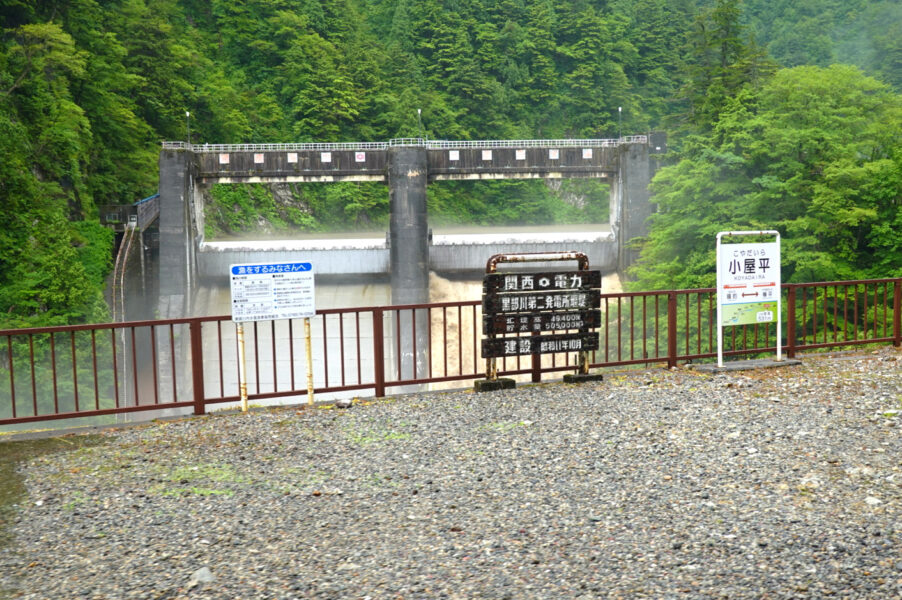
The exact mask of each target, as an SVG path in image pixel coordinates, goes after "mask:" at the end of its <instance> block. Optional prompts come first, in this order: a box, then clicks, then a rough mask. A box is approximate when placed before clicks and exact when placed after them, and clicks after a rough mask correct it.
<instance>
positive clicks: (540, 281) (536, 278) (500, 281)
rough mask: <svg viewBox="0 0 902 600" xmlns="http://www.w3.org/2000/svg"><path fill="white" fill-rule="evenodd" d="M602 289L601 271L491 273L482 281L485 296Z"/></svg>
mask: <svg viewBox="0 0 902 600" xmlns="http://www.w3.org/2000/svg"><path fill="white" fill-rule="evenodd" d="M600 287H601V271H563V272H557V273H489V274H487V275H486V276H485V278H484V279H483V281H482V293H483V294H496V293H498V292H544V291H551V290H589V289H592V288H600Z"/></svg>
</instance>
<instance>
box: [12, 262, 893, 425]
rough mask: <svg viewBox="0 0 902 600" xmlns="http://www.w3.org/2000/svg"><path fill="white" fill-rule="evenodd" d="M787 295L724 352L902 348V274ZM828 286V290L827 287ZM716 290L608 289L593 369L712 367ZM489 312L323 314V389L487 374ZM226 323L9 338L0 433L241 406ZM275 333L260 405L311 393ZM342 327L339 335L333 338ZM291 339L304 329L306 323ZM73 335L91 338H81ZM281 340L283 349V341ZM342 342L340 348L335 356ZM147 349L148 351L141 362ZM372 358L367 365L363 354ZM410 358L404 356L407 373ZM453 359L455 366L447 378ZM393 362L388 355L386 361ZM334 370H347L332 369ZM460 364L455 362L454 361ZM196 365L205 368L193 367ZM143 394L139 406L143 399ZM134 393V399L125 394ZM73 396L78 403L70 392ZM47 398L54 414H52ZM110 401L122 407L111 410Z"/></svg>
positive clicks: (378, 388) (380, 387)
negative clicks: (775, 321) (79, 420)
mask: <svg viewBox="0 0 902 600" xmlns="http://www.w3.org/2000/svg"><path fill="white" fill-rule="evenodd" d="M781 287H782V288H783V289H784V290H786V294H787V300H786V302H785V303H784V304H783V306H784V309H785V317H786V318H785V322H786V329H785V330H784V332H783V333H784V335H785V338H783V339H780V340H777V339H776V332H775V328H771V327H769V325H768V324H761V325H762V327H761V330H760V331H759V325H750V326H739V327H737V328H733V332H734V334H735V333H736V332H737V331H738V332H739V335H738V338H739V340H740V341H741V343H737V341H736V340H737V336H736V335H733V336H732V337H733V345H732V346H730V347H729V349H725V351H724V353H723V354H724V356H741V355H755V354H759V353H762V352H768V351H773V349H774V345H776V344H780V346H781V347H782V348H783V349H785V351H786V356H787V357H788V358H792V357H793V356H795V354H796V353H797V352H801V351H804V350H814V349H827V348H839V347H845V346H855V345H861V344H874V343H880V344H892V345H893V346H895V347H902V277H898V278H880V279H862V280H851V281H832V282H812V283H784V284H782V286H781ZM831 287H832V288H833V289H832V291H831V290H829V288H831ZM862 287H863V288H864V289H863V291H862V290H861V289H860V288H862ZM825 288H826V289H825ZM715 292H716V290H715V288H699V289H683V290H650V291H641V292H616V293H604V294H601V299H602V302H603V307H604V310H603V311H602V314H603V317H602V318H603V321H602V325H601V326H599V328H598V335H599V336H600V338H603V346H601V349H599V350H597V351H596V352H595V353H593V354H592V359H591V361H592V362H591V363H590V364H589V366H590V368H593V369H597V368H607V367H614V366H627V365H643V364H644V365H646V366H648V365H652V364H666V365H667V366H669V367H674V366H677V364H678V361H682V362H686V361H695V360H699V359H707V358H713V357H714V356H716V353H715V352H714V351H713V349H714V346H713V344H714V342H713V330H714V328H715V327H716V325H715V321H716V318H715V314H716V312H715V310H714V306H713V305H714V297H713V294H714V293H715ZM481 304H482V301H481V300H480V299H474V300H464V301H447V302H439V303H432V304H404V305H395V306H385V307H381V306H371V307H359V308H355V307H348V308H333V309H320V310H317V312H316V317H317V321H316V325H315V327H316V328H317V331H318V335H319V336H320V337H319V338H318V339H320V340H321V341H320V342H318V343H319V344H320V347H319V348H318V350H317V352H318V354H316V356H319V359H320V360H321V361H322V365H321V366H320V369H321V373H320V374H321V375H323V376H324V378H323V379H322V380H320V381H319V383H317V387H316V390H315V391H316V393H334V392H349V391H355V392H356V391H358V390H370V391H371V392H375V393H376V395H377V396H384V395H385V391H386V388H395V387H398V386H407V385H418V384H425V383H433V382H451V381H464V380H473V379H479V378H480V377H481V373H480V372H479V370H478V366H477V363H478V362H479V359H478V358H477V356H478V352H477V347H478V345H479V342H480V334H479V333H478V331H481V327H480V325H481V324H482V317H481V310H480V308H481ZM455 315H456V323H455ZM462 315H463V317H465V318H466V319H467V320H468V321H469V322H468V323H467V324H466V325H465V324H464V321H462V320H461V319H462V318H463V317H462ZM433 319H435V321H433ZM230 320H231V316H230V315H219V316H212V317H185V318H179V319H165V320H142V321H128V322H122V323H99V324H82V325H63V326H55V327H31V328H22V329H5V330H0V381H3V383H2V384H0V398H3V399H4V403H5V402H6V401H7V398H11V400H12V401H11V403H9V404H3V405H0V425H8V424H18V423H27V422H38V421H47V420H53V419H63V418H71V417H86V416H100V415H110V414H114V413H125V412H132V411H147V410H154V409H162V408H175V407H186V406H192V405H193V407H194V412H195V413H196V414H202V413H203V412H204V411H205V410H206V407H207V406H209V405H212V404H216V403H222V402H230V401H232V400H233V399H234V397H233V396H232V395H231V392H232V391H233V390H232V386H231V383H228V385H226V380H227V378H225V377H224V376H223V370H224V369H230V368H232V367H229V366H226V362H225V360H224V352H231V349H230V348H229V344H233V343H234V340H231V341H228V344H226V345H225V346H224V345H223V342H224V340H226V337H228V336H229V335H230V332H233V329H234V328H229V327H228V326H223V322H225V321H230ZM422 323H425V332H427V333H423V332H424V330H422V329H419V328H420V327H421V326H423V325H422ZM436 324H437V325H438V327H439V329H438V330H437V333H435V335H436V336H438V337H435V338H433V337H432V335H433V333H432V328H433V327H435V326H436ZM176 326H178V327H180V328H181V329H180V331H176V330H175V327H176ZM185 326H187V327H185ZM277 327H279V328H282V327H285V328H287V329H288V331H289V335H288V336H287V339H288V340H289V341H288V344H289V347H290V349H289V356H288V358H289V362H290V363H293V362H294V360H295V358H296V355H297V352H296V351H295V349H294V346H293V345H292V344H293V342H292V341H291V340H292V339H295V338H296V337H297V336H294V337H293V336H292V334H291V333H290V332H291V327H292V322H291V321H289V322H287V323H283V324H281V325H277V324H276V322H274V321H269V322H266V321H264V322H262V323H254V324H253V327H252V328H250V330H251V331H252V332H253V333H252V334H251V335H253V339H254V348H255V351H254V354H255V356H257V357H259V354H258V353H257V348H256V344H257V341H258V339H259V338H258V337H257V335H258V328H259V331H260V335H261V336H262V339H264V344H262V345H261V346H260V351H261V352H262V353H263V360H269V361H270V365H271V369H272V370H271V373H270V374H271V377H272V378H271V380H270V381H271V383H272V385H271V388H267V387H266V386H268V385H269V383H265V382H264V385H263V386H261V374H262V376H263V378H264V379H265V378H266V377H268V376H269V375H267V374H266V373H264V372H263V370H262V369H261V367H260V365H259V364H255V365H254V368H255V370H254V373H255V375H254V377H255V378H256V388H255V390H254V391H252V392H251V393H250V394H249V397H250V398H251V399H254V400H264V399H269V398H279V397H286V396H303V395H304V394H306V393H307V391H306V389H298V387H296V385H295V380H294V370H293V369H290V370H289V372H290V373H291V384H290V387H287V388H286V387H284V384H285V381H284V377H285V375H284V374H283V375H279V377H280V378H282V381H281V384H282V385H277V364H276V359H275V356H276V339H277V335H276V328H277ZM361 327H362V328H363V330H364V331H363V332H361ZM383 327H384V328H385V330H384V329H383ZM336 328H337V329H338V332H337V333H338V336H336V335H335V334H336ZM343 328H344V329H343ZM367 329H369V333H368V332H367V331H366V330H367ZM186 330H187V332H186ZM646 330H647V331H646ZM740 330H741V331H740ZM294 331H295V333H297V328H295V330H294ZM417 331H419V332H421V335H428V336H429V337H428V338H426V339H425V340H422V339H420V338H418V337H417ZM449 331H450V332H451V335H452V336H454V335H457V336H458V337H457V339H456V341H451V342H449V340H448V339H447V336H448V335H449ZM78 332H84V333H82V334H80V335H77V334H78ZM101 332H103V333H101ZM120 332H121V334H120ZM267 332H268V333H267ZM85 333H86V334H87V335H85ZM383 334H385V335H383ZM759 334H760V336H761V339H759ZM797 334H798V337H797ZM267 335H269V336H270V338H271V344H272V349H271V351H270V350H268V349H266V348H264V346H265V345H266V344H267V343H268V342H266V341H265V340H266V336H267ZM513 335H517V334H513ZM747 335H748V337H749V341H748V343H746V336H747ZM36 336H42V337H40V338H37V337H36ZM136 336H137V338H138V339H139V340H143V341H142V343H141V344H137V342H136ZM208 336H214V338H215V339H211V338H209V337H208ZM781 337H782V336H781ZM3 338H6V339H3ZM179 338H181V339H182V340H184V341H186V342H188V343H189V344H190V360H186V359H187V356H186V355H185V354H184V352H185V351H187V350H186V349H185V348H184V347H183V346H181V347H180V348H182V350H178V349H177V348H176V346H177V345H178V344H180V343H181V342H180V341H178V340H179ZM202 338H203V340H202ZM279 339H281V340H283V342H282V343H284V339H285V338H284V337H281V338H279ZM330 339H331V340H332V342H330V344H332V343H334V344H335V346H332V345H329V346H328V347H327V340H330ZM217 340H218V342H217ZM336 340H337V341H336ZM411 340H413V353H412V355H411V354H409V353H408V354H404V353H403V352H402V351H401V345H402V343H403V344H406V343H409V342H410V341H411ZM418 340H419V341H418ZM210 341H212V342H213V343H214V345H213V347H212V351H211V350H210V349H205V345H206V344H207V343H208V342H210ZM217 343H218V356H217V351H216V347H217V346H216V344H217ZM418 343H425V344H427V346H425V347H422V346H421V351H422V352H423V353H424V354H423V356H419V355H418V354H417V344H418ZM370 344H371V345H372V346H371V347H369V345H370ZM39 345H41V346H43V348H42V349H41V352H42V355H41V357H38V359H37V360H36V353H35V348H36V347H38V346H39ZM336 346H340V350H337V348H336ZM98 350H99V351H100V353H99V354H98ZM139 350H140V353H143V356H142V358H141V359H140V360H139V354H140V353H139ZM364 350H365V351H366V353H369V355H368V356H363V355H362V354H361V353H362V352H363V351H364ZM291 352H294V353H295V354H294V356H293V355H291V354H290V353H291ZM355 352H356V355H355ZM405 352H406V351H405ZM117 356H118V357H119V358H118V360H119V366H118V367H117V362H116V361H117ZM410 356H413V357H414V358H413V363H412V364H413V369H414V370H411V363H410ZM554 356H555V355H552V357H554ZM267 357H269V358H267ZM330 357H331V358H330ZM402 357H406V358H403V361H404V366H403V368H402ZM226 358H227V359H228V360H233V359H232V358H229V357H226ZM449 358H450V360H451V362H452V368H451V369H450V370H449ZM465 358H466V359H467V360H466V362H467V363H468V364H467V366H466V368H464V362H465V360H464V359H465ZM76 359H77V360H76ZM386 359H390V360H388V361H387V362H386ZM433 359H435V361H436V362H435V363H433ZM254 360H255V361H256V360H257V358H255V359H254ZM280 360H281V359H280ZM364 360H365V361H367V364H368V365H369V366H367V367H366V369H365V371H364V375H365V377H364V376H362V375H361V364H362V363H363V362H364ZM424 360H425V361H426V362H425V363H423V361H424ZM502 360H504V361H505V362H504V364H503V365H502V367H501V368H500V369H499V371H498V372H499V374H502V375H505V376H511V375H519V374H529V373H535V372H536V370H537V368H538V372H540V373H551V372H558V371H563V370H568V369H573V368H574V365H573V364H571V362H570V361H569V354H565V355H564V356H563V357H561V358H560V360H559V362H557V363H555V362H554V359H552V364H551V365H550V366H547V365H543V366H539V367H537V366H536V364H533V365H532V367H531V368H530V367H529V366H528V363H529V359H528V358H527V359H525V360H524V362H526V363H527V364H525V365H524V364H521V362H520V357H508V358H505V359H502ZM42 361H43V362H42ZM330 361H332V362H333V363H337V365H338V366H337V367H333V368H331V369H330V367H329V363H330ZM508 361H509V362H508ZM442 362H443V363H444V364H442ZM455 362H456V365H457V366H456V367H454V366H453V363H455ZM198 365H200V370H198V369H197V368H195V367H196V366H198ZM98 366H100V370H98ZM36 367H37V368H36ZM141 367H147V369H148V372H149V373H150V374H151V375H152V381H151V380H150V379H148V378H147V377H148V372H145V374H144V380H143V381H144V385H142V386H139V382H138V379H139V375H138V371H139V368H141ZM421 367H424V369H421ZM267 368H270V367H267ZM346 368H347V369H348V370H353V371H356V376H353V375H352V376H350V377H349V378H346V376H345V375H346V373H345V370H346ZM120 369H121V373H120ZM187 369H190V371H191V372H190V373H188V375H187V377H188V380H189V381H191V380H193V391H186V390H187V388H186V387H184V386H185V383H184V382H185V377H186V375H185V373H186V372H187V371H186V370H187ZM217 369H218V372H219V374H218V377H219V379H218V380H217V379H216V370H217ZM338 369H340V374H338ZM442 369H444V370H442ZM177 371H178V373H177ZM92 373H93V375H92ZM99 373H100V374H101V377H99V376H98V374H99ZM330 373H331V375H330ZM227 374H228V373H227ZM207 375H210V376H211V377H212V378H213V379H212V385H211V386H207V387H208V388H209V389H210V390H211V392H210V393H211V396H209V397H207V396H206V395H205V393H204V389H205V382H204V377H205V376H207ZM4 378H5V381H4ZM42 378H43V379H42ZM48 378H49V379H48ZM101 379H103V381H101ZM217 381H218V383H217ZM179 382H181V384H180V383H179ZM229 382H231V379H229ZM51 384H52V387H50V386H51ZM58 384H59V385H58ZM100 386H106V389H105V391H104V394H102V395H101V394H100V393H99V391H98V389H99V388H100ZM111 386H112V388H113V389H112V390H111V389H110V388H111ZM42 387H43V390H42V389H41V388H42ZM139 388H140V395H141V399H142V401H141V402H139V400H138V395H139V393H138V392H139ZM216 388H219V389H216ZM130 390H131V391H132V392H133V393H134V395H133V396H130ZM120 391H121V394H120ZM38 392H41V393H38ZM73 392H74V393H73ZM226 392H228V393H226ZM67 393H73V395H72V396H66V395H65V394H67ZM185 394H188V395H193V398H192V399H191V400H190V401H188V400H185V399H184V398H185ZM17 398H18V400H17ZM148 398H149V399H150V402H148V400H147V399H148ZM120 399H121V400H122V402H121V403H120ZM39 400H40V403H41V404H42V406H41V408H40V409H39V407H38V404H39ZM51 400H52V406H49V404H51V403H50V401H51ZM92 400H93V402H92ZM113 400H115V405H114V406H111V405H110V402H112V401H113ZM92 405H93V406H92ZM70 406H74V408H69V407H70ZM10 409H11V410H10ZM4 415H9V416H4Z"/></svg>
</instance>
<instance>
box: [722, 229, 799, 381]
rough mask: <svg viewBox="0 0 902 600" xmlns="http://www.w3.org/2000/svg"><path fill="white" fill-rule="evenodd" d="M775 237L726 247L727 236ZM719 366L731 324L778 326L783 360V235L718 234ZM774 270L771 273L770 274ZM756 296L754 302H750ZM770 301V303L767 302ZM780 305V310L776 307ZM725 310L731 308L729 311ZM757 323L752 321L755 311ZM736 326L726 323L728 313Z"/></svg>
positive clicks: (765, 232) (768, 232)
mask: <svg viewBox="0 0 902 600" xmlns="http://www.w3.org/2000/svg"><path fill="white" fill-rule="evenodd" d="M733 236H756V237H760V236H774V238H775V240H774V241H773V242H754V243H740V244H724V243H723V242H722V240H723V238H724V237H727V238H732V237H733ZM716 268H717V291H716V295H717V367H718V368H722V367H723V328H724V327H727V326H731V325H749V324H754V323H756V322H757V323H771V322H773V321H776V323H777V361H778V362H779V361H782V360H783V355H782V351H783V347H782V335H783V331H782V308H783V307H782V299H781V295H780V290H781V287H780V284H781V283H782V281H781V280H782V275H781V272H780V232H779V231H776V230H773V229H769V230H763V231H722V232H720V233H718V234H717V246H716ZM767 271H770V273H767ZM749 297H753V298H755V299H754V300H747V298H749ZM764 298H769V300H764ZM774 304H776V310H773V307H772V305H774ZM724 307H728V308H727V310H725V308H724ZM757 308H761V309H763V310H759V311H757V312H755V320H750V318H751V315H752V313H753V311H755V310H756V309H757ZM728 311H729V312H730V314H731V315H733V318H732V320H733V321H735V322H734V323H727V324H725V323H724V318H725V313H727V312H728Z"/></svg>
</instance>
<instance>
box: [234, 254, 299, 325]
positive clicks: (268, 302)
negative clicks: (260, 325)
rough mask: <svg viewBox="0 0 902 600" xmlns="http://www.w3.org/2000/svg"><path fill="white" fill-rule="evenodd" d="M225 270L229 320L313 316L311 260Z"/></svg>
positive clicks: (242, 320)
mask: <svg viewBox="0 0 902 600" xmlns="http://www.w3.org/2000/svg"><path fill="white" fill-rule="evenodd" d="M229 273H230V277H229V278H230V280H231V291H232V320H233V321H236V322H244V321H271V320H274V319H298V318H302V317H312V316H314V315H316V307H315V305H314V289H313V265H312V264H311V263H308V262H284V263H252V264H245V265H231V267H229Z"/></svg>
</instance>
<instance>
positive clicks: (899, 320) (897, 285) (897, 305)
mask: <svg viewBox="0 0 902 600" xmlns="http://www.w3.org/2000/svg"><path fill="white" fill-rule="evenodd" d="M893 346H895V347H896V348H899V347H900V346H902V278H899V279H896V281H894V282H893Z"/></svg>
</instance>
